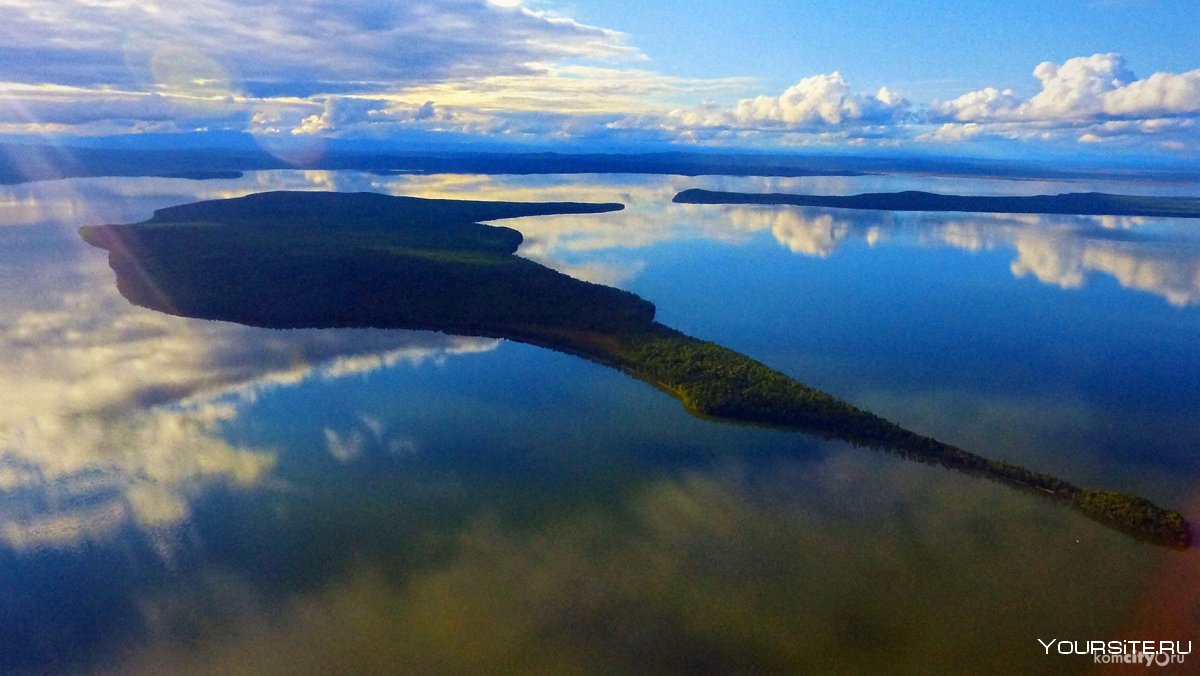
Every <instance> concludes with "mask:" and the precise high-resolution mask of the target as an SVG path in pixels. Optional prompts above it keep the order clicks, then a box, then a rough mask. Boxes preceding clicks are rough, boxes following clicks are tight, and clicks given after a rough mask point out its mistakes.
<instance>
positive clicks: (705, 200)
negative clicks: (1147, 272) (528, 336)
mask: <svg viewBox="0 0 1200 676" xmlns="http://www.w3.org/2000/svg"><path fill="white" fill-rule="evenodd" d="M673 201H674V202H677V203H680V204H766V205H771V204H779V205H789V206H798V207H832V208H835V209H868V210H875V211H961V212H967V213H995V214H1071V215H1077V216H1156V217H1164V218H1200V197H1153V196H1145V195H1110V194H1108V193H1102V192H1080V193H1066V194H1062V195H1032V196H1003V197H992V196H985V195H940V194H938V193H932V192H920V191H916V190H908V191H904V192H873V193H862V194H859V195H796V194H788V193H744V192H722V191H715V190H702V189H699V188H692V189H690V190H684V191H683V192H680V193H679V194H677V195H675V198H674V200H673Z"/></svg>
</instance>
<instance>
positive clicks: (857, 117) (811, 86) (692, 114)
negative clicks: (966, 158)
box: [668, 72, 910, 131]
mask: <svg viewBox="0 0 1200 676" xmlns="http://www.w3.org/2000/svg"><path fill="white" fill-rule="evenodd" d="M909 106H910V103H909V102H908V101H907V100H906V99H904V98H902V97H900V96H898V95H897V94H895V93H894V92H892V91H891V90H889V89H888V88H886V87H882V88H880V89H879V90H878V91H877V92H876V93H875V94H874V95H863V94H856V93H854V92H853V91H852V90H851V89H850V85H849V84H847V82H846V81H845V79H844V78H843V77H842V74H841V73H838V72H833V73H829V74H821V75H814V76H812V77H806V78H804V79H802V80H800V81H799V82H797V83H796V84H794V85H792V86H791V87H789V88H787V89H786V90H785V91H784V92H783V93H782V94H780V95H778V96H756V97H753V98H746V99H741V100H740V101H738V102H737V103H736V104H735V105H733V106H732V107H726V106H720V105H717V104H715V103H711V102H708V103H702V104H700V105H697V106H690V107H687V108H679V109H675V110H673V111H671V112H670V114H669V115H668V120H669V123H670V124H673V125H677V126H679V127H682V128H692V129H695V128H703V127H722V128H727V129H750V130H756V129H764V128H766V129H780V130H817V131H820V130H826V129H831V128H839V127H843V126H847V127H852V128H854V127H864V126H867V125H871V124H889V123H893V122H896V121H898V120H899V119H900V118H901V116H902V115H903V113H904V112H905V111H906V110H907V109H908V108H909Z"/></svg>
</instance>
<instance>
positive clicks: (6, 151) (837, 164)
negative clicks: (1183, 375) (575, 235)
mask: <svg viewBox="0 0 1200 676" xmlns="http://www.w3.org/2000/svg"><path fill="white" fill-rule="evenodd" d="M289 169H301V170H320V171H362V172H368V173H373V174H380V175H402V174H439V173H440V174H485V175H505V174H508V175H526V176H528V175H538V174H644V175H660V176H687V177H696V176H738V177H742V176H757V177H766V178H799V177H808V176H834V177H858V176H871V175H878V174H923V175H937V176H960V177H976V178H996V179H1006V180H1028V179H1037V180H1151V181H1186V182H1190V181H1200V169H1197V168H1194V167H1189V166H1180V167H1178V168H1170V167H1143V168H1130V167H1105V166H1095V167H1064V166H1057V165H1054V164H1051V163H1048V162H1047V163H1041V164H1036V163H1018V162H1013V161H1001V160H986V159H970V158H944V157H943V158H930V157H865V156H853V155H801V154H795V155H784V154H770V153H718V152H702V151H692V150H689V151H667V152H642V153H638V152H624V153H598V152H587V153H559V152H520V151H493V152H484V151H466V150H463V151H442V152H421V151H406V150H387V149H380V150H365V149H359V150H347V149H337V148H331V149H329V150H327V151H325V152H321V153H317V154H316V155H314V156H312V157H309V158H306V159H303V160H297V159H295V158H292V160H291V161H288V160H285V159H281V158H280V157H277V156H275V155H272V154H271V153H269V152H266V151H265V150H262V149H258V148H255V146H254V144H253V142H252V141H246V143H244V144H242V145H240V146H238V147H237V148H222V147H183V148H167V147H155V148H128V147H109V148H105V147H95V146H89V147H83V146H79V147H73V146H51V145H44V144H36V143H4V142H0V184H3V185H12V184H19V183H28V182H34V181H46V180H56V179H64V178H82V177H103V176H124V177H134V176H147V177H168V178H192V179H207V178H234V177H236V176H240V175H241V174H242V173H244V172H248V171H273V170H289Z"/></svg>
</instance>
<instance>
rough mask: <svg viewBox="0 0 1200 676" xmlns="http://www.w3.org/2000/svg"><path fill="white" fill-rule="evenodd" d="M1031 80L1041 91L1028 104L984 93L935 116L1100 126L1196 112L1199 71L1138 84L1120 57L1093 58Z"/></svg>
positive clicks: (940, 108) (1007, 93)
mask: <svg viewBox="0 0 1200 676" xmlns="http://www.w3.org/2000/svg"><path fill="white" fill-rule="evenodd" d="M1033 74H1034V77H1036V78H1037V79H1038V80H1039V81H1040V83H1041V89H1040V91H1038V93H1037V94H1035V95H1033V96H1032V97H1030V98H1028V99H1025V100H1022V99H1020V98H1019V97H1017V96H1016V95H1015V94H1014V93H1013V91H1012V90H1011V89H1005V90H998V89H996V88H994V87H988V88H985V89H980V90H978V91H973V92H968V93H966V94H963V95H962V96H960V97H958V98H957V99H954V100H953V101H948V102H945V103H941V104H937V105H935V107H934V111H935V112H936V113H940V114H941V115H943V116H945V117H948V118H951V119H954V120H958V121H960V122H971V121H975V122H986V121H1050V122H1062V121H1066V122H1072V121H1074V122H1102V121H1105V120H1109V119H1115V118H1135V119H1147V118H1154V117H1161V116H1169V115H1175V114H1184V113H1195V112H1200V69H1197V70H1192V71H1188V72H1186V73H1179V74H1174V73H1155V74H1154V75H1151V76H1150V77H1149V78H1146V79H1144V80H1139V79H1137V78H1136V77H1135V76H1134V74H1133V73H1132V72H1130V71H1129V69H1128V68H1127V67H1126V65H1125V59H1124V57H1122V56H1121V55H1120V54H1093V55H1092V56H1087V57H1082V56H1081V57H1076V58H1073V59H1068V60H1067V61H1065V62H1063V63H1062V64H1054V63H1051V62H1048V61H1047V62H1044V63H1041V64H1039V65H1038V66H1037V68H1035V69H1034V71H1033ZM1143 131H1148V130H1143Z"/></svg>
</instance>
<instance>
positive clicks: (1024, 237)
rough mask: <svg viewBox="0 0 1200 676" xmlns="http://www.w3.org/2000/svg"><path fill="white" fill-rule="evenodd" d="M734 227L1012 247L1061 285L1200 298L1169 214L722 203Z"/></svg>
mask: <svg viewBox="0 0 1200 676" xmlns="http://www.w3.org/2000/svg"><path fill="white" fill-rule="evenodd" d="M720 212H721V215H722V217H723V218H725V219H727V220H728V222H729V223H730V224H732V225H733V226H734V227H738V228H743V229H746V230H750V231H770V232H771V234H772V235H773V236H774V237H775V239H776V240H778V241H779V243H780V244H783V245H784V246H786V247H787V248H788V249H789V250H791V251H793V252H795V253H799V254H804V255H808V256H816V257H820V258H825V257H827V256H829V255H830V254H832V253H833V252H834V251H835V250H836V249H837V248H838V247H839V246H843V245H845V244H847V243H849V242H865V243H866V244H867V245H869V246H874V245H876V244H878V243H880V242H883V241H887V240H898V241H900V242H904V243H916V244H921V245H924V246H936V245H948V246H950V247H953V248H956V249H961V250H964V251H968V252H979V251H984V250H992V249H1013V250H1014V251H1015V252H1016V258H1015V259H1014V260H1013V262H1012V264H1011V266H1010V269H1011V270H1012V274H1013V275H1014V276H1016V277H1026V276H1029V277H1033V278H1035V279H1037V280H1039V281H1041V282H1044V283H1046V284H1050V285H1054V286H1058V287H1061V288H1064V289H1077V288H1081V287H1083V286H1084V285H1085V284H1086V282H1087V279H1088V278H1089V277H1090V276H1092V275H1093V274H1096V275H1105V276H1109V277H1111V278H1113V279H1115V280H1116V281H1117V282H1118V283H1119V284H1120V285H1121V286H1122V287H1124V288H1126V289H1131V290H1137V291H1145V292H1149V293H1153V294H1155V295H1157V296H1160V297H1162V298H1163V299H1165V300H1166V301H1167V302H1168V303H1170V304H1171V305H1175V306H1178V307H1183V306H1187V305H1194V304H1197V303H1200V238H1198V237H1196V236H1195V234H1194V233H1193V232H1192V231H1190V230H1187V229H1186V227H1185V224H1182V223H1179V222H1178V221H1173V220H1171V219H1159V220H1152V219H1145V218H1121V217H1113V216H1051V215H1046V216H1008V215H999V214H997V215H991V216H986V217H964V216H962V215H957V214H921V215H919V216H911V215H907V214H889V213H882V214H881V213H877V212H867V211H854V210H836V209H834V210H830V209H815V208H805V207H764V206H723V207H721V208H720Z"/></svg>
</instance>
